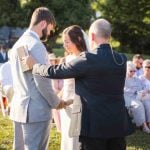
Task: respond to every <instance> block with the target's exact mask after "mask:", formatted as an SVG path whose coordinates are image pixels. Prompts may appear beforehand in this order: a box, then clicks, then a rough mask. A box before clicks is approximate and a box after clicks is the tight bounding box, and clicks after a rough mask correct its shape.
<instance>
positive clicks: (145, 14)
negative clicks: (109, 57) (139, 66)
mask: <svg viewBox="0 0 150 150" xmlns="http://www.w3.org/2000/svg"><path fill="white" fill-rule="evenodd" d="M93 7H94V8H95V10H96V11H100V13H101V16H100V17H103V18H106V19H108V20H109V21H110V22H111V23H112V27H113V32H112V36H113V38H115V39H116V40H118V41H119V42H120V44H121V46H120V49H121V50H122V51H124V52H133V53H145V54H146V53H147V54H150V1H148V0H96V1H94V3H93Z"/></svg>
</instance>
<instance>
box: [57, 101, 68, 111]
mask: <svg viewBox="0 0 150 150" xmlns="http://www.w3.org/2000/svg"><path fill="white" fill-rule="evenodd" d="M66 106H67V104H66V102H65V101H63V100H61V101H60V103H59V104H58V106H57V107H56V109H62V108H66Z"/></svg>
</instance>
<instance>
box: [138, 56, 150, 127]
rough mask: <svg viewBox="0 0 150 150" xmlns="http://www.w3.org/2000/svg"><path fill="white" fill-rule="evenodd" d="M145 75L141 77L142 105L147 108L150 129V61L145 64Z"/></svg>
mask: <svg viewBox="0 0 150 150" xmlns="http://www.w3.org/2000/svg"><path fill="white" fill-rule="evenodd" d="M143 70H144V74H143V75H141V76H140V79H141V81H142V84H143V86H144V90H143V91H142V93H141V94H142V103H143V105H144V107H145V113H146V118H147V124H148V127H149V128H150V59H147V60H145V61H144V62H143Z"/></svg>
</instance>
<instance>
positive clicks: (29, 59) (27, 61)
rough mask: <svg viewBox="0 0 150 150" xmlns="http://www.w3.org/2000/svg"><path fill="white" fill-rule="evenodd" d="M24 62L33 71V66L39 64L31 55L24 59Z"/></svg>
mask: <svg viewBox="0 0 150 150" xmlns="http://www.w3.org/2000/svg"><path fill="white" fill-rule="evenodd" d="M22 62H23V64H27V65H28V67H29V68H30V69H32V68H33V65H34V64H36V63H37V62H36V61H35V59H34V58H33V57H32V56H31V55H30V56H26V57H23V58H22Z"/></svg>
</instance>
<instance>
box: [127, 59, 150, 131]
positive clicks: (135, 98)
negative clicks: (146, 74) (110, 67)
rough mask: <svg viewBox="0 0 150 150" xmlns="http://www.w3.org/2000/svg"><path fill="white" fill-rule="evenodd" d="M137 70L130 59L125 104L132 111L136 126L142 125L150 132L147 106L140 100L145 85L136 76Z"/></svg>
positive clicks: (144, 129)
mask: <svg viewBox="0 0 150 150" xmlns="http://www.w3.org/2000/svg"><path fill="white" fill-rule="evenodd" d="M135 72H136V68H135V66H134V64H133V63H132V62H131V61H128V62H127V74H126V80H125V87H124V98H125V104H126V107H127V108H128V110H129V112H131V114H132V116H133V120H134V122H135V124H136V126H142V129H143V131H144V132H146V133H150V129H149V128H148V126H147V124H146V117H147V115H145V106H144V105H143V103H142V102H141V101H140V99H141V97H140V96H139V93H140V91H142V89H143V87H142V86H141V81H140V80H139V79H138V78H137V77H136V76H134V75H135Z"/></svg>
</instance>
